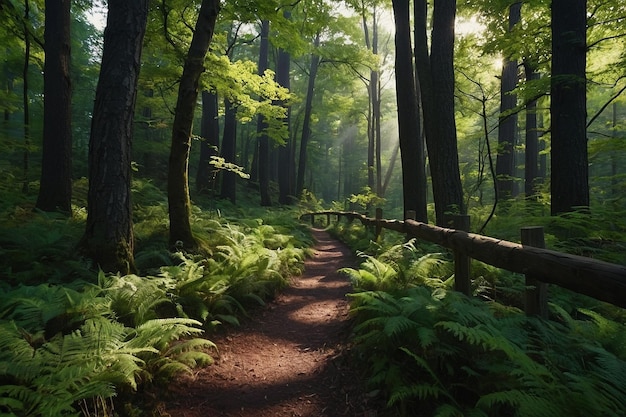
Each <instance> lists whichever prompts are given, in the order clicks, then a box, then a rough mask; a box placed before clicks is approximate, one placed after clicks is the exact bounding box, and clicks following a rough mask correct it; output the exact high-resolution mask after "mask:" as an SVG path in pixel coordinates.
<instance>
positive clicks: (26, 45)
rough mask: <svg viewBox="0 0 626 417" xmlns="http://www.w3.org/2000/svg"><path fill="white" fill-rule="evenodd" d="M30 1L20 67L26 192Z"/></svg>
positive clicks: (25, 184) (25, 190) (25, 187)
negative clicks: (21, 65)
mask: <svg viewBox="0 0 626 417" xmlns="http://www.w3.org/2000/svg"><path fill="white" fill-rule="evenodd" d="M29 25H30V3H29V0H24V22H23V24H22V27H23V29H24V66H23V69H22V76H23V81H24V82H23V84H22V103H23V105H24V152H23V156H22V173H23V178H22V192H23V193H28V165H29V158H30V156H29V151H28V148H29V147H30V109H29V102H30V99H29V98H28V67H29V66H30V27H29Z"/></svg>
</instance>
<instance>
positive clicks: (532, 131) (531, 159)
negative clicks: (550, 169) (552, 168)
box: [524, 63, 540, 200]
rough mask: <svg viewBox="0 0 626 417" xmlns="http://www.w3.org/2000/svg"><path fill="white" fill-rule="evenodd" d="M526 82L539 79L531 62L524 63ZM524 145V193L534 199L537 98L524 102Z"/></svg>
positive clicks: (536, 180)
mask: <svg viewBox="0 0 626 417" xmlns="http://www.w3.org/2000/svg"><path fill="white" fill-rule="evenodd" d="M524 73H525V74H526V82H529V81H533V80H537V79H539V74H538V73H537V72H535V70H534V68H533V66H532V64H529V63H524ZM525 142H526V146H525V148H526V149H525V153H524V160H525V162H524V174H525V175H524V193H525V194H526V198H528V199H532V200H536V199H537V196H538V190H537V186H538V185H539V184H538V182H539V179H540V174H539V132H538V126H537V100H531V101H530V102H528V103H527V104H526V138H525Z"/></svg>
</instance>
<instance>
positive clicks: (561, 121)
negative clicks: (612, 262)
mask: <svg viewBox="0 0 626 417" xmlns="http://www.w3.org/2000/svg"><path fill="white" fill-rule="evenodd" d="M551 10H552V81H551V88H550V97H551V104H550V115H551V120H552V128H551V132H552V151H551V168H552V171H551V172H552V179H551V192H552V207H551V213H552V215H557V214H559V213H566V212H571V211H573V210H575V209H576V208H577V207H578V208H580V207H588V206H589V166H588V155H587V130H586V124H587V113H586V104H587V96H586V75H585V67H586V58H587V56H586V53H587V49H586V24H587V21H586V12H587V2H586V1H585V0H580V1H575V2H572V1H568V0H553V1H552V6H551Z"/></svg>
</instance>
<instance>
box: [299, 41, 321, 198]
mask: <svg viewBox="0 0 626 417" xmlns="http://www.w3.org/2000/svg"><path fill="white" fill-rule="evenodd" d="M313 46H314V47H315V48H318V47H319V46H320V34H319V33H318V34H317V35H316V36H315V40H314V42H313ZM319 65H320V57H319V55H317V51H314V52H313V53H312V54H311V64H310V67H309V84H308V87H307V92H306V102H305V106H304V121H303V123H302V138H301V140H300V157H299V158H298V178H297V180H296V193H297V194H298V195H301V194H302V190H303V189H304V176H305V174H306V158H307V146H308V145H309V139H310V138H311V113H312V112H313V97H314V95H315V78H316V77H317V70H318V68H319Z"/></svg>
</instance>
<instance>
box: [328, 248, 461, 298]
mask: <svg viewBox="0 0 626 417" xmlns="http://www.w3.org/2000/svg"><path fill="white" fill-rule="evenodd" d="M358 254H359V256H360V257H362V258H364V259H365V260H364V261H363V262H362V263H361V265H360V267H359V269H355V268H343V269H341V270H340V272H343V273H344V274H346V275H348V276H349V277H350V280H351V281H352V285H353V286H354V287H355V288H356V289H358V290H366V291H376V290H382V291H396V290H404V289H407V288H410V287H413V286H415V285H423V284H428V285H431V286H442V287H446V286H450V285H451V282H452V280H451V274H452V266H451V263H450V262H449V261H448V260H446V256H445V254H442V253H427V254H421V251H420V250H419V249H418V248H416V246H415V239H411V240H410V241H409V242H407V243H404V244H398V245H393V246H391V247H390V248H388V249H387V250H385V251H383V252H382V253H381V254H380V255H378V256H372V255H368V254H366V253H364V252H358Z"/></svg>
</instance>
